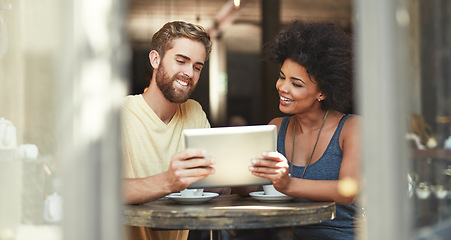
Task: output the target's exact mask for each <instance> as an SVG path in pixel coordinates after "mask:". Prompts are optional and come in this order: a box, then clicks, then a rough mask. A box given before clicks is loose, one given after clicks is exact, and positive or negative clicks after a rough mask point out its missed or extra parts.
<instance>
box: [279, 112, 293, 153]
mask: <svg viewBox="0 0 451 240" xmlns="http://www.w3.org/2000/svg"><path fill="white" fill-rule="evenodd" d="M290 118H291V116H285V117H283V119H282V123H281V124H280V127H279V133H278V134H277V151H278V152H279V153H281V154H283V155H285V136H286V135H287V129H288V123H290Z"/></svg>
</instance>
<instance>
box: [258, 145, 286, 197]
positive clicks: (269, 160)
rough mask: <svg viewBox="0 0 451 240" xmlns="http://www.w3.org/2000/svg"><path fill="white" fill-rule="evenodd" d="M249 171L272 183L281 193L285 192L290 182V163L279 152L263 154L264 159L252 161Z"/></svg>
mask: <svg viewBox="0 0 451 240" xmlns="http://www.w3.org/2000/svg"><path fill="white" fill-rule="evenodd" d="M251 164H252V166H250V167H249V170H250V171H251V173H252V174H254V175H255V176H258V177H264V178H267V179H269V180H271V181H272V184H273V185H274V187H275V188H276V189H277V190H278V191H279V192H284V190H285V189H286V188H287V187H288V184H289V182H290V177H289V175H288V172H289V166H288V161H287V159H286V158H285V156H283V155H282V154H280V153H278V152H263V153H262V158H257V159H252V160H251Z"/></svg>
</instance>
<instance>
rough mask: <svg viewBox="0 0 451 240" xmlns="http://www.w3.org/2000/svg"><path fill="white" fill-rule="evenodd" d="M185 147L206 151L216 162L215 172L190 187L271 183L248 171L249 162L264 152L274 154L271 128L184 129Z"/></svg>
mask: <svg viewBox="0 0 451 240" xmlns="http://www.w3.org/2000/svg"><path fill="white" fill-rule="evenodd" d="M182 134H183V136H184V139H185V148H198V149H203V150H205V151H206V155H207V156H208V157H212V158H213V159H214V160H215V162H216V163H215V165H214V168H215V170H216V172H215V173H214V174H212V175H210V176H208V177H206V178H204V179H202V180H200V181H198V182H195V183H193V184H191V185H190V186H189V188H208V187H237V186H252V185H265V184H271V181H270V180H268V179H266V178H261V177H256V176H254V175H252V174H251V173H250V171H249V166H250V165H251V159H253V158H261V154H262V152H264V151H277V128H276V126H274V125H255V126H238V127H217V128H201V129H186V130H184V131H183V133H182Z"/></svg>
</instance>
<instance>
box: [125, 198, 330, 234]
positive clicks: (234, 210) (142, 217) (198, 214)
mask: <svg viewBox="0 0 451 240" xmlns="http://www.w3.org/2000/svg"><path fill="white" fill-rule="evenodd" d="M334 218H335V203H334V202H309V201H303V200H299V199H295V200H293V201H290V202H283V203H264V202H259V201H256V200H255V199H253V198H251V197H240V196H238V195H227V196H219V197H216V198H214V199H212V200H210V201H209V202H206V203H202V204H196V205H184V204H179V203H176V202H173V201H172V200H170V199H166V198H163V199H159V200H156V201H153V202H149V203H146V204H142V205H126V206H125V210H124V221H125V224H127V225H131V226H145V227H151V228H158V229H191V230H210V237H211V238H212V239H216V238H219V234H218V232H219V231H215V230H221V229H252V228H274V227H288V226H300V225H309V224H317V223H321V222H325V221H329V220H331V219H334Z"/></svg>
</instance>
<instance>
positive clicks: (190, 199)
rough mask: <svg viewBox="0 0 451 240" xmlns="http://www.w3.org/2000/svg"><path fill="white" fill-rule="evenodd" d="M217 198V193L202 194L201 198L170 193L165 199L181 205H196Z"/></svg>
mask: <svg viewBox="0 0 451 240" xmlns="http://www.w3.org/2000/svg"><path fill="white" fill-rule="evenodd" d="M217 196H219V194H217V193H210V192H204V193H203V194H202V196H191V197H182V195H181V194H180V193H171V194H169V195H167V196H166V197H167V198H169V199H171V200H174V201H176V202H178V203H181V204H196V203H203V202H207V201H210V200H211V199H213V198H215V197H217Z"/></svg>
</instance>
